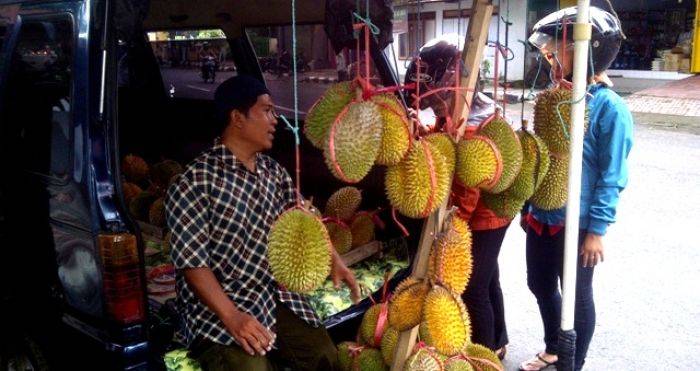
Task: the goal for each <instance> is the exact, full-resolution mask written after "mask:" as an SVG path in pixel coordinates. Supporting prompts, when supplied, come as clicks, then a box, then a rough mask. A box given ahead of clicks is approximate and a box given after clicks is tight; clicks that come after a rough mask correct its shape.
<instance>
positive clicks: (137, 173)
mask: <svg viewBox="0 0 700 371" xmlns="http://www.w3.org/2000/svg"><path fill="white" fill-rule="evenodd" d="M122 173H124V176H125V177H126V180H128V181H130V182H132V183H141V182H142V181H144V180H146V179H148V173H149V168H148V164H147V163H146V161H144V159H142V158H141V157H139V156H136V155H126V156H124V159H123V160H122Z"/></svg>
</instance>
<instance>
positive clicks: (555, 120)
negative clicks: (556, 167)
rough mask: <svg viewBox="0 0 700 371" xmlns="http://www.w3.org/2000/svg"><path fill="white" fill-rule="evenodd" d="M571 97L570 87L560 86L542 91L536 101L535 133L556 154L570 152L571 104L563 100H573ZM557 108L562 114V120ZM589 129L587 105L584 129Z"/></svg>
mask: <svg viewBox="0 0 700 371" xmlns="http://www.w3.org/2000/svg"><path fill="white" fill-rule="evenodd" d="M571 97H572V92H571V90H570V89H568V88H564V87H558V88H554V89H549V90H545V91H543V92H541V93H540V94H538V95H537V99H536V101H535V114H534V118H535V133H537V135H539V136H540V138H542V140H544V142H545V143H547V147H548V148H549V152H551V153H554V154H558V155H568V154H569V143H570V142H571V140H570V135H569V133H570V132H571V104H570V103H562V102H571V101H572V99H571ZM560 103H562V104H560ZM557 110H558V111H559V113H560V114H561V120H560V119H559V114H557ZM562 120H563V122H562ZM587 129H588V108H587V107H586V113H585V117H584V131H585V130H587Z"/></svg>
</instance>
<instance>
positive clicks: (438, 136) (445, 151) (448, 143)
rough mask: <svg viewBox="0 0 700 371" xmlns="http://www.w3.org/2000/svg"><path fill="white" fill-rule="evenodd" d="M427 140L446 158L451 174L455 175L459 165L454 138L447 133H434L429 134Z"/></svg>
mask: <svg viewBox="0 0 700 371" xmlns="http://www.w3.org/2000/svg"><path fill="white" fill-rule="evenodd" d="M425 139H426V140H427V141H429V142H430V143H432V144H433V145H434V146H435V147H437V149H438V151H440V153H442V155H443V156H445V160H446V161H447V168H448V169H449V172H450V173H454V171H455V166H456V165H457V148H456V146H455V142H454V141H453V140H452V138H450V136H449V135H448V134H447V133H432V134H428V135H427V136H426V137H425Z"/></svg>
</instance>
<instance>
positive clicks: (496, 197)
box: [481, 192, 525, 219]
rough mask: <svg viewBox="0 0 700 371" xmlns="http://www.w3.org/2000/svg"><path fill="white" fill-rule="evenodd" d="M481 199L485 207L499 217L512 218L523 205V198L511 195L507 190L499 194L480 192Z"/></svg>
mask: <svg viewBox="0 0 700 371" xmlns="http://www.w3.org/2000/svg"><path fill="white" fill-rule="evenodd" d="M481 200H482V201H483V202H484V205H486V207H487V208H489V209H490V210H491V211H493V213H494V214H496V216H498V217H500V218H508V219H512V218H514V217H515V216H516V215H518V213H519V212H520V210H522V208H523V206H524V205H525V200H524V199H520V198H515V197H512V196H511V195H510V194H508V193H507V192H503V193H499V194H489V193H485V192H484V193H482V194H481Z"/></svg>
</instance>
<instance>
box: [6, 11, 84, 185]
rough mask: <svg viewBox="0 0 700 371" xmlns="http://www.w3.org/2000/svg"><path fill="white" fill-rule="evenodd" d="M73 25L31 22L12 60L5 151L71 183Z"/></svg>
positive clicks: (57, 19)
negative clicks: (69, 180)
mask: <svg viewBox="0 0 700 371" xmlns="http://www.w3.org/2000/svg"><path fill="white" fill-rule="evenodd" d="M73 50H74V32H73V21H72V18H71V17H70V16H69V15H56V16H51V17H50V18H34V17H26V18H24V20H23V22H22V26H21V29H20V30H19V35H18V38H17V43H16V45H15V49H14V51H13V52H12V54H11V57H10V65H9V69H8V77H7V80H6V82H7V84H6V86H5V92H4V95H3V97H4V101H3V102H2V107H3V112H2V119H1V120H0V122H2V131H3V132H2V134H1V135H0V137H1V138H2V140H3V143H2V147H3V148H6V149H8V150H10V151H11V152H9V153H12V155H13V158H15V159H16V161H17V162H18V163H16V164H15V165H20V167H21V168H22V169H24V170H25V171H28V172H30V173H34V174H37V175H41V176H48V177H51V178H59V179H65V178H66V177H67V176H68V174H70V171H71V169H72V165H71V164H72V157H71V153H72V151H71V150H70V149H71V148H72V145H71V143H72V140H73V120H72V79H73V73H72V68H73V67H72V60H73Z"/></svg>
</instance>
